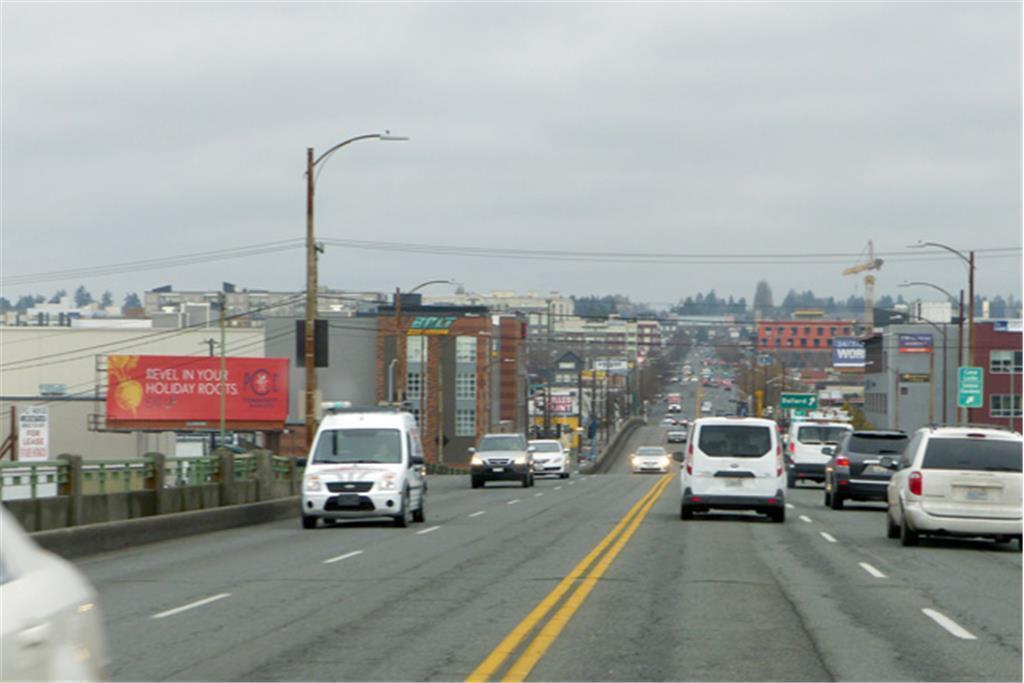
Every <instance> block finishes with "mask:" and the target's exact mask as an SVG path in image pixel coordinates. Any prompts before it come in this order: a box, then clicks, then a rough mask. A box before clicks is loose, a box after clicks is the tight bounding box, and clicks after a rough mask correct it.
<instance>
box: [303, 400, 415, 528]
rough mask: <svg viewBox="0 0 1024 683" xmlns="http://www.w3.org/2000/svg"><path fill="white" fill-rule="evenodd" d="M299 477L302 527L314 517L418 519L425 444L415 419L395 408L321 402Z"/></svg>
mask: <svg viewBox="0 0 1024 683" xmlns="http://www.w3.org/2000/svg"><path fill="white" fill-rule="evenodd" d="M325 408H326V409H328V410H329V413H328V414H327V415H325V416H324V418H323V421H322V422H321V423H320V428H319V429H318V430H317V433H316V439H315V440H314V441H313V447H312V449H311V450H310V452H309V457H308V458H307V461H306V472H305V474H304V475H303V478H302V503H301V505H302V509H301V516H302V527H303V528H304V529H312V528H314V527H315V526H316V524H317V520H320V519H323V520H324V521H325V522H327V523H328V524H333V523H334V522H335V521H337V520H341V519H355V518H367V517H386V518H390V519H391V520H393V522H394V524H395V526H399V527H404V526H407V525H408V524H409V522H410V521H415V522H422V521H424V519H425V511H426V503H427V501H426V486H425V481H424V476H423V472H422V469H423V464H424V460H423V445H422V444H421V443H420V435H419V430H418V429H417V427H416V420H415V419H414V418H413V416H412V415H411V414H409V413H406V412H401V411H399V410H398V409H395V408H349V407H347V406H344V405H342V406H341V407H338V404H325Z"/></svg>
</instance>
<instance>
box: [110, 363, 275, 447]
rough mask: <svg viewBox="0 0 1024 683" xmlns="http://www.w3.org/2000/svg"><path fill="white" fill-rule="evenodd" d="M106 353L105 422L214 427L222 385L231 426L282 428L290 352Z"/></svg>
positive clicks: (152, 426)
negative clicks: (215, 354) (223, 355)
mask: <svg viewBox="0 0 1024 683" xmlns="http://www.w3.org/2000/svg"><path fill="white" fill-rule="evenodd" d="M225 360H226V364H225V368H226V372H225V376H224V378H223V382H222V381H221V369H220V364H221V359H220V358H217V357H213V356H120V355H118V356H108V357H107V418H106V419H107V427H108V428H113V429H119V428H121V429H124V428H129V429H131V428H135V429H157V428H164V429H187V428H196V429H211V428H215V427H216V426H217V425H219V422H220V394H221V387H222V386H223V388H224V394H225V396H226V397H227V400H226V401H225V404H226V405H225V417H226V420H227V422H228V423H229V427H230V428H232V429H240V428H250V429H271V428H280V427H282V426H283V425H284V421H285V420H286V419H287V417H288V359H287V358H237V357H233V358H227V359H225Z"/></svg>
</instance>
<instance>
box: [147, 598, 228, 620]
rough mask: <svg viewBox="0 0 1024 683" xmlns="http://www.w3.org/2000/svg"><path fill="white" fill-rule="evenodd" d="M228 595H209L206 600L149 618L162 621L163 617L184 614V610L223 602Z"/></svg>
mask: <svg viewBox="0 0 1024 683" xmlns="http://www.w3.org/2000/svg"><path fill="white" fill-rule="evenodd" d="M230 595H231V593H219V594H217V595H211V596H210V597H208V598H203V599H202V600H196V601H195V602H190V603H188V604H187V605H182V606H181V607H175V608H174V609H169V610H167V611H166V612H159V613H158V614H154V615H153V616H152V617H150V618H151V619H163V618H164V617H169V616H171V615H172V614H178V613H180V612H184V611H185V610H190V609H194V608H196V607H202V606H203V605H208V604H210V603H211V602H216V601H218V600H223V599H224V598H226V597H229V596H230Z"/></svg>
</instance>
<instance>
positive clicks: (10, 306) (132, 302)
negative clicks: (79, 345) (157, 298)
mask: <svg viewBox="0 0 1024 683" xmlns="http://www.w3.org/2000/svg"><path fill="white" fill-rule="evenodd" d="M66 296H68V290H66V289H58V290H57V291H56V292H54V294H53V295H52V296H50V297H49V298H47V297H45V296H43V295H42V294H26V295H23V296H21V297H19V298H18V299H16V300H15V301H14V303H11V301H10V300H9V299H8V298H7V297H0V313H8V312H11V311H17V312H18V313H24V312H25V311H27V310H28V309H30V308H33V307H35V306H36V305H37V304H42V303H50V304H58V303H60V302H61V300H62V299H64V298H65V297H66ZM71 298H72V300H73V302H74V305H75V307H76V308H84V307H86V306H88V305H90V304H94V303H95V304H99V307H100V308H110V307H111V306H113V305H114V294H113V293H112V292H111V291H110V290H109V289H108V290H106V291H104V292H103V293H102V294H101V295H100V298H99V299H98V300H97V299H96V298H95V297H93V295H92V293H91V292H90V291H89V290H88V289H86V288H85V285H81V286H79V287H78V289H76V290H75V293H74V295H73V296H72V297H71ZM130 308H142V301H141V300H140V299H139V295H138V294H136V293H135V292H128V293H127V294H125V296H124V299H123V302H122V304H121V311H122V312H123V311H126V310H128V309H130Z"/></svg>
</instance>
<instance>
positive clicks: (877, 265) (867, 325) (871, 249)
mask: <svg viewBox="0 0 1024 683" xmlns="http://www.w3.org/2000/svg"><path fill="white" fill-rule="evenodd" d="M881 269H882V259H880V258H875V245H874V243H873V242H872V241H871V240H868V260H867V261H864V262H863V263H858V264H857V265H855V266H850V267H849V268H847V269H846V270H844V271H843V275H856V274H857V273H863V272H866V271H872V270H881ZM874 327H875V276H874V275H872V274H871V273H870V272H868V274H867V275H865V276H864V333H865V334H871V331H872V330H873V329H874Z"/></svg>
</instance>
